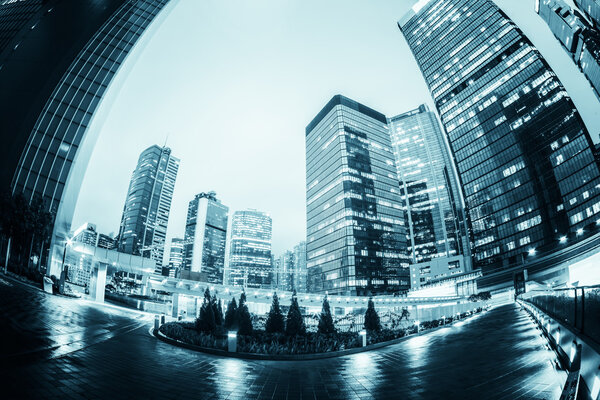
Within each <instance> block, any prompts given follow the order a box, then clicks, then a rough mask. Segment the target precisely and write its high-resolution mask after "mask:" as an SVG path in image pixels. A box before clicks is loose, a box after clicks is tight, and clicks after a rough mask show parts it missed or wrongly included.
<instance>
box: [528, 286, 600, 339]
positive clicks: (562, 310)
mask: <svg viewBox="0 0 600 400" xmlns="http://www.w3.org/2000/svg"><path fill="white" fill-rule="evenodd" d="M522 297H523V300H524V301H527V302H529V303H531V304H534V305H535V306H537V307H538V308H540V309H541V310H543V311H544V312H545V313H547V314H548V315H550V316H551V317H553V318H554V319H556V320H557V321H560V322H562V323H564V324H566V325H568V326H570V327H572V328H574V329H575V330H576V331H578V332H580V333H583V334H584V335H586V336H588V337H589V338H590V339H592V340H593V341H594V342H596V343H597V344H599V345H600V285H596V286H583V287H577V288H568V289H553V290H552V289H549V290H534V291H531V292H528V293H526V294H525V295H523V296H522Z"/></svg>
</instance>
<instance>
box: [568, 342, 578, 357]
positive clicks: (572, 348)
mask: <svg viewBox="0 0 600 400" xmlns="http://www.w3.org/2000/svg"><path fill="white" fill-rule="evenodd" d="M576 352H577V342H576V341H574V340H573V343H572V344H571V355H570V356H569V360H571V362H573V360H574V359H575V353H576Z"/></svg>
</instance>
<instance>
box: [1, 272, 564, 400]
mask: <svg viewBox="0 0 600 400" xmlns="http://www.w3.org/2000/svg"><path fill="white" fill-rule="evenodd" d="M0 315H1V316H2V321H3V324H2V326H3V329H2V330H3V332H2V341H1V342H0V346H1V347H0V348H1V352H0V359H1V360H0V362H1V365H2V373H1V378H0V383H2V387H4V388H8V389H9V391H10V393H12V397H11V398H35V399H40V398H60V399H71V398H76V399H120V398H147V399H150V398H165V399H166V398H174V399H175V398H190V399H253V398H261V399H262V398H264V399H286V398H288V399H296V398H302V399H371V398H375V399H384V398H390V399H405V398H406V399H507V400H513V399H556V398H558V396H559V393H560V392H559V385H560V384H561V382H563V381H564V379H565V375H564V373H563V372H557V371H556V370H555V369H554V368H553V367H552V359H553V353H552V352H550V351H549V350H547V349H546V348H545V346H544V345H545V342H544V340H543V339H542V338H541V337H540V335H539V331H537V330H536V329H535V328H534V326H533V324H532V322H531V321H530V320H529V318H528V317H527V316H526V314H525V312H523V311H520V310H519V309H518V307H517V306H516V305H506V306H502V307H498V308H495V309H492V310H490V311H488V312H486V313H484V314H482V315H480V316H476V317H474V318H472V319H470V320H467V321H464V322H459V323H458V324H456V325H454V326H451V327H447V328H442V329H439V330H436V331H434V332H431V333H428V334H423V335H421V336H415V337H413V338H410V339H407V340H405V341H403V342H401V343H398V344H395V345H391V346H388V347H385V348H382V349H378V350H374V351H370V352H365V353H359V354H354V355H349V356H344V357H337V358H330V359H324V360H315V361H298V362H290V361H255V360H241V359H232V358H223V357H218V356H212V355H208V354H203V353H198V352H194V351H190V350H186V349H181V348H177V347H173V346H171V345H168V344H166V343H163V342H161V341H158V340H157V339H155V338H154V337H153V336H151V335H150V334H149V329H150V327H151V324H152V323H153V318H152V316H150V315H144V314H141V313H135V312H130V311H128V310H123V309H120V308H117V307H111V306H104V305H96V304H94V303H91V302H86V301H82V300H77V299H70V298H65V297H59V296H52V295H48V294H45V293H43V292H41V291H39V290H37V289H34V288H31V287H29V286H26V285H24V284H22V283H19V282H16V281H14V280H12V279H10V278H7V277H5V276H4V275H2V276H0ZM4 393H7V392H6V391H5V392H4Z"/></svg>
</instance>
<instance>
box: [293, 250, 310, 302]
mask: <svg viewBox="0 0 600 400" xmlns="http://www.w3.org/2000/svg"><path fill="white" fill-rule="evenodd" d="M306 284H307V271H306V242H304V241H303V242H300V243H298V244H297V245H296V246H294V289H296V290H297V291H298V292H303V293H306V291H307V290H308V289H307V286H306Z"/></svg>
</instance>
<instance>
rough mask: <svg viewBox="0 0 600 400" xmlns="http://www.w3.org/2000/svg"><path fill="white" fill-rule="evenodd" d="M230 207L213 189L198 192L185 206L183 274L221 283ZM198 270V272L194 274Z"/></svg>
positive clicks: (196, 278)
mask: <svg viewBox="0 0 600 400" xmlns="http://www.w3.org/2000/svg"><path fill="white" fill-rule="evenodd" d="M228 215H229V207H227V206H225V205H223V204H222V203H221V201H219V200H218V199H217V197H216V194H215V192H208V193H200V194H197V195H196V197H194V199H193V200H192V201H190V204H189V206H188V212H187V220H186V225H185V237H184V244H183V270H184V271H186V272H187V271H189V272H190V273H191V274H190V275H189V277H188V276H187V274H184V275H182V277H184V278H188V279H192V280H199V281H202V282H210V283H217V284H221V283H223V265H224V262H225V244H226V240H227V220H228ZM195 274H198V275H195Z"/></svg>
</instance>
